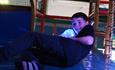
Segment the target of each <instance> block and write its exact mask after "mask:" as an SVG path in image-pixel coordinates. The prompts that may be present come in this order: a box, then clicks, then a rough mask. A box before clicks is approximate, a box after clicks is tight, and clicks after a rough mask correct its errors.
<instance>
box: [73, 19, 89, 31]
mask: <svg viewBox="0 0 115 70" xmlns="http://www.w3.org/2000/svg"><path fill="white" fill-rule="evenodd" d="M71 22H72V27H73V28H74V29H75V30H76V31H78V32H80V31H81V30H82V29H83V28H84V27H85V26H86V25H87V24H88V23H87V21H85V20H84V19H83V18H81V17H78V18H72V21H71Z"/></svg>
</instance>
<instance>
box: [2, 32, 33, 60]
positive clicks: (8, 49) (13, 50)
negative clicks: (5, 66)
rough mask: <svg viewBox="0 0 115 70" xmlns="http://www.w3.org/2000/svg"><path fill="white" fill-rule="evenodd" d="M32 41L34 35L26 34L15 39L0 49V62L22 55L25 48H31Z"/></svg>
mask: <svg viewBox="0 0 115 70" xmlns="http://www.w3.org/2000/svg"><path fill="white" fill-rule="evenodd" d="M34 39H35V36H34V33H26V34H24V35H23V36H21V37H19V38H18V39H16V41H14V42H12V43H10V44H8V45H5V46H4V47H0V61H2V60H8V59H10V58H12V57H14V56H15V55H19V54H21V53H23V52H24V51H25V50H26V49H27V48H29V47H32V45H33V42H34Z"/></svg>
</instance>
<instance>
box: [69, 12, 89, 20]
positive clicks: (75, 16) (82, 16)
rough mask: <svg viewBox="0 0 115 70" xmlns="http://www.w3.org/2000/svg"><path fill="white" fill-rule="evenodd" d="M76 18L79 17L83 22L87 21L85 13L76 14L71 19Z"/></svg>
mask: <svg viewBox="0 0 115 70" xmlns="http://www.w3.org/2000/svg"><path fill="white" fill-rule="evenodd" d="M78 17H81V18H83V19H84V20H85V21H88V17H87V15H86V14H85V13H82V12H77V13H75V14H73V15H72V17H71V18H78Z"/></svg>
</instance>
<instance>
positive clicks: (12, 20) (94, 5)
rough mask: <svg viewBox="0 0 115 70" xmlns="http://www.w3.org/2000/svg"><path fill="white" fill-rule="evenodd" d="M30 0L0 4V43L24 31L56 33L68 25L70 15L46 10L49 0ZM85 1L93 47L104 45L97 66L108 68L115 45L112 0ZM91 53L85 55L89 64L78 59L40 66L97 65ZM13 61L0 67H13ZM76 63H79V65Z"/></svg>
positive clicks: (48, 68) (48, 69)
mask: <svg viewBox="0 0 115 70" xmlns="http://www.w3.org/2000/svg"><path fill="white" fill-rule="evenodd" d="M29 1H30V2H29V5H27V6H20V5H18V6H17V5H3V4H2V5H0V22H1V25H0V32H1V34H0V44H1V46H0V47H3V45H5V44H8V43H11V42H12V41H14V40H15V39H16V38H17V37H19V36H21V35H22V34H23V33H25V32H29V31H36V32H43V33H47V34H51V35H58V34H60V33H61V32H63V31H64V29H66V28H69V27H70V18H71V17H69V16H59V15H49V14H47V4H48V1H49V0H29ZM60 1H61V0H60ZM79 1H81V0H79ZM86 2H89V8H88V9H89V11H88V12H89V13H88V17H89V23H90V24H91V25H93V26H94V30H95V34H96V41H95V45H94V50H95V49H96V50H97V49H98V48H102V49H104V51H103V53H104V54H102V56H103V57H100V58H101V59H104V60H103V61H104V62H103V63H102V65H103V66H102V67H100V70H109V67H108V65H109V64H110V57H111V55H112V53H111V52H112V49H115V47H114V41H115V40H114V21H115V20H114V15H115V14H114V9H115V8H114V7H115V5H114V4H115V1H114V0H89V1H86ZM68 3H69V2H68ZM81 7H82V6H81ZM90 53H91V54H89V55H88V57H87V58H89V59H85V62H87V63H88V64H89V66H87V65H88V64H86V63H83V62H82V61H81V62H80V64H78V65H75V66H73V67H69V68H59V67H53V66H49V65H43V67H44V70H77V68H79V70H80V69H81V70H83V67H84V65H86V67H85V68H88V69H90V68H91V67H92V66H96V65H95V64H94V65H93V63H95V62H96V61H93V63H91V62H89V61H90V60H93V58H95V55H93V54H92V53H93V52H92V51H91V52H90ZM95 53H96V52H95ZM93 56H94V57H93ZM12 62H14V61H11V62H6V63H2V64H0V70H1V69H3V70H10V69H11V70H15V69H16V68H15V65H14V64H13V63H12ZM82 63H83V64H82ZM100 64H101V63H100ZM9 65H10V66H9ZM79 65H81V67H80V66H79ZM8 68H9V69H8ZM93 69H94V68H93ZM90 70H91V69H90ZM94 70H96V69H94Z"/></svg>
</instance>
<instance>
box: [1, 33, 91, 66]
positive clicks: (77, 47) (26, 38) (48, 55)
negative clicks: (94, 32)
mask: <svg viewBox="0 0 115 70" xmlns="http://www.w3.org/2000/svg"><path fill="white" fill-rule="evenodd" d="M32 47H33V48H32ZM34 47H36V48H34ZM90 49H91V47H89V46H85V45H83V44H81V43H79V42H76V41H74V40H71V39H69V38H64V37H59V36H52V35H46V34H42V33H36V32H32V33H27V34H25V35H23V36H22V37H20V38H19V39H17V40H16V41H15V42H13V43H11V44H10V45H8V46H6V47H4V48H3V49H2V50H0V59H8V58H12V57H14V56H16V55H19V54H22V53H24V52H25V51H30V52H31V53H33V55H35V57H37V58H38V59H39V60H40V62H41V63H44V64H49V65H55V66H64V67H65V66H72V65H74V64H76V63H78V62H79V61H80V60H81V59H83V58H84V57H85V56H87V54H88V53H89V51H90ZM1 57H2V58H1Z"/></svg>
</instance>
